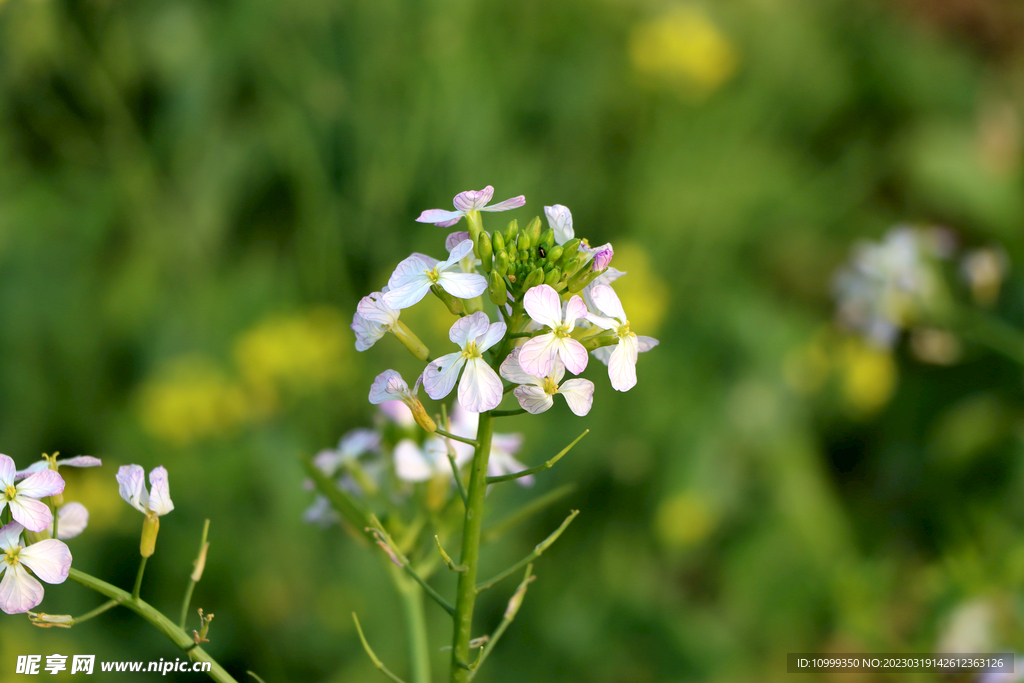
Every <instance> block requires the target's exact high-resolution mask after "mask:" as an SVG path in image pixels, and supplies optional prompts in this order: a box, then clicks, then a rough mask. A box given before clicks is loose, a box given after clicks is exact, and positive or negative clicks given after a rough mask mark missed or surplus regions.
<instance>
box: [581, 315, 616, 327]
mask: <svg viewBox="0 0 1024 683" xmlns="http://www.w3.org/2000/svg"><path fill="white" fill-rule="evenodd" d="M586 318H587V322H589V323H590V324H591V325H597V326H598V327H600V328H601V329H602V330H617V329H618V328H619V327H620V326H621V324H622V323H620V322H619V321H618V320H616V319H615V318H607V317H605V316H603V315H595V314H593V313H587V316H586Z"/></svg>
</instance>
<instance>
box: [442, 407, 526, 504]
mask: <svg viewBox="0 0 1024 683" xmlns="http://www.w3.org/2000/svg"><path fill="white" fill-rule="evenodd" d="M479 424H480V414H479V413H474V412H470V411H468V410H466V409H465V408H463V407H462V406H461V405H458V404H456V406H455V408H454V410H453V411H452V434H455V435H457V436H462V437H465V438H467V439H476V433H477V430H478V429H479ZM451 443H452V447H453V448H454V449H455V462H456V463H458V464H459V465H460V466H461V465H462V464H464V463H468V462H470V461H471V460H472V459H473V447H472V446H470V445H469V444H465V443H461V442H459V441H454V440H453V441H452V442H451ZM522 445H523V435H522V434H492V435H491V453H490V456H489V457H488V459H487V474H488V476H491V477H499V476H501V475H503V474H512V473H514V472H522V471H523V470H525V469H526V465H524V464H523V463H521V462H519V461H518V460H517V459H516V458H515V454H516V453H518V452H519V449H520V448H521V447H522ZM516 482H517V483H518V484H519V485H520V486H532V485H533V475H529V476H526V477H520V478H519V479H517V480H516Z"/></svg>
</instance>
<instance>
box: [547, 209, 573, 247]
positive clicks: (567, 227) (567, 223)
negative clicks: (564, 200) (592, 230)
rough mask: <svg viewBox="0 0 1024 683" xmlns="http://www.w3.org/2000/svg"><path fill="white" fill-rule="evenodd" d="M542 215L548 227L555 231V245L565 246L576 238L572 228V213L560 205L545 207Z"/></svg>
mask: <svg viewBox="0 0 1024 683" xmlns="http://www.w3.org/2000/svg"><path fill="white" fill-rule="evenodd" d="M544 215H545V216H547V217H548V226H550V227H551V229H552V230H554V231H555V243H556V244H565V243H566V242H568V241H569V240H571V239H572V238H573V237H575V236H576V233H575V232H574V231H573V227H572V212H571V211H569V209H568V207H565V206H562V205H561V204H555V205H554V206H545V207H544Z"/></svg>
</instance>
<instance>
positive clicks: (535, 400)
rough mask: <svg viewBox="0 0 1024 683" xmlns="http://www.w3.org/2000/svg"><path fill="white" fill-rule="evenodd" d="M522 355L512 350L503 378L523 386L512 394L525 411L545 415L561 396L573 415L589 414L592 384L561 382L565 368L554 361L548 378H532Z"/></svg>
mask: <svg viewBox="0 0 1024 683" xmlns="http://www.w3.org/2000/svg"><path fill="white" fill-rule="evenodd" d="M521 352H522V349H521V348H516V349H512V353H510V354H509V356H508V358H506V359H505V360H504V361H503V362H502V364H501V376H502V377H504V378H505V379H507V380H508V381H510V382H512V383H514V384H519V385H520V386H518V387H516V388H515V389H514V390H513V391H512V393H513V394H514V395H515V397H516V399H518V401H519V405H520V406H522V408H523V410H525V411H526V412H528V413H530V414H532V415H538V414H540V413H543V412H544V411H546V410H549V409H550V408H551V406H553V405H554V404H555V400H554V396H555V394H561V395H562V396H564V397H565V402H566V403H567V404H569V410H571V411H572V412H573V413H574V414H576V415H579V416H580V417H583V416H584V415H586V414H587V413H589V412H590V407H591V406H592V405H593V404H594V383H593V382H591V381H590V380H589V379H580V378H576V379H570V380H567V381H565V382H562V377H564V376H565V366H564V365H562V363H561V361H555V367H554V368H553V369H552V371H551V374H549V375H547V376H546V377H537V376H535V375H531V374H530V373H528V372H526V371H525V370H523V368H522V366H521V365H520V364H519V354H520V353H521ZM560 382H561V384H559V383H560Z"/></svg>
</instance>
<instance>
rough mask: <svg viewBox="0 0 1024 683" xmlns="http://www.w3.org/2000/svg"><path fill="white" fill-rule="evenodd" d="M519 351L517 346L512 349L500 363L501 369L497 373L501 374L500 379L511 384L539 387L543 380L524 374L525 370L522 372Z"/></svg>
mask: <svg viewBox="0 0 1024 683" xmlns="http://www.w3.org/2000/svg"><path fill="white" fill-rule="evenodd" d="M520 351H521V348H520V347H518V346H517V347H516V348H514V349H512V353H510V354H508V357H507V358H506V359H505V360H503V361H501V367H500V368H498V372H500V373H501V376H502V377H504V378H505V379H507V380H508V381H509V382H512V383H513V384H526V385H536V386H540V384H541V383H542V381H543V380H541V379H540V378H539V377H534V376H533V375H531V374H530V373H528V372H526V370H523V366H521V365H520V364H519V353H520Z"/></svg>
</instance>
